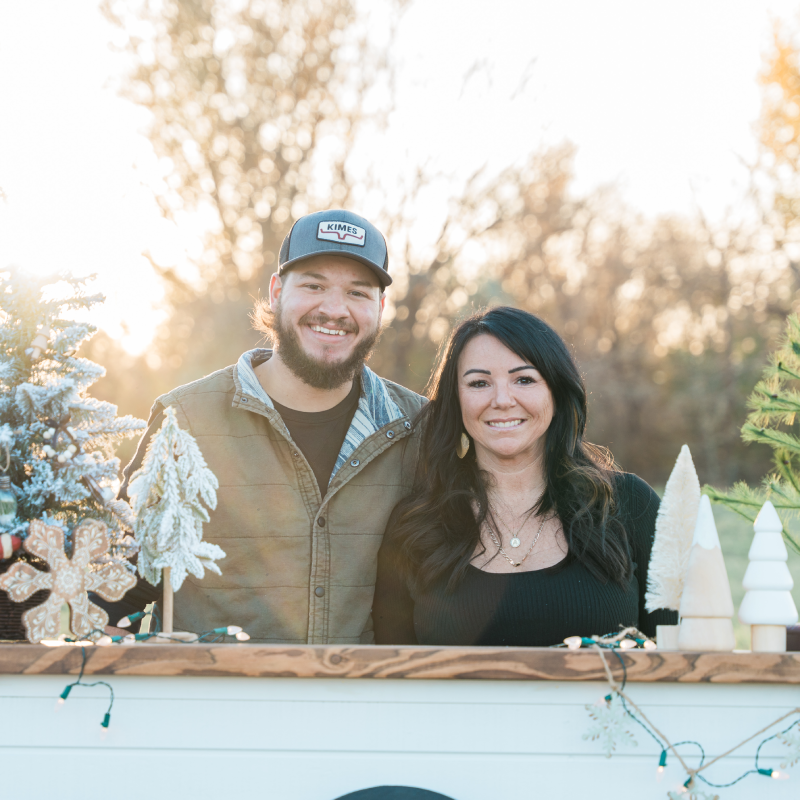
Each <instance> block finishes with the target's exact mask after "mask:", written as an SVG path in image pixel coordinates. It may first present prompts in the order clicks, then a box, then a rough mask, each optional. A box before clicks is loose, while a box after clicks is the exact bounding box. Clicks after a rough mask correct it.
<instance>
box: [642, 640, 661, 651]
mask: <svg viewBox="0 0 800 800" xmlns="http://www.w3.org/2000/svg"><path fill="white" fill-rule="evenodd" d="M644 649H645V650H658V645H657V644H656V643H655V642H654V641H652V640H650V639H645V641H644Z"/></svg>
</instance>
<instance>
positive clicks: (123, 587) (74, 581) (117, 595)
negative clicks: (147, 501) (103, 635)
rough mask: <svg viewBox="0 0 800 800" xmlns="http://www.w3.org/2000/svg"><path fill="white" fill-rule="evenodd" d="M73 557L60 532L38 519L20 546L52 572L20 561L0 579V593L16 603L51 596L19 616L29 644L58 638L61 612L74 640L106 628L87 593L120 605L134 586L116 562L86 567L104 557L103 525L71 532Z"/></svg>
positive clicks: (90, 522)
mask: <svg viewBox="0 0 800 800" xmlns="http://www.w3.org/2000/svg"><path fill="white" fill-rule="evenodd" d="M73 542H74V546H73V554H72V558H68V557H67V555H66V553H65V552H64V530H63V528H61V527H60V526H58V525H47V524H45V523H44V522H42V521H41V520H33V521H32V522H31V523H30V527H29V530H28V537H27V539H25V543H24V547H25V549H26V550H27V551H28V552H29V553H31V554H32V555H35V556H38V557H39V558H41V559H42V560H43V561H44V562H45V563H46V564H47V565H48V567H49V568H50V571H49V572H42V571H41V570H38V569H35V568H34V567H32V566H31V565H30V564H25V563H22V562H18V563H16V564H14V565H12V567H11V569H9V570H8V572H6V573H5V575H2V576H0V589H5V590H6V592H8V596H9V597H10V598H11V599H12V600H13V601H14V602H15V603H21V602H23V601H24V600H27V599H28V598H29V597H30V596H31V595H33V594H34V593H35V592H38V591H39V590H40V589H49V590H50V595H49V596H48V598H47V599H46V600H45V601H44V602H43V603H42V604H41V605H38V606H36V607H34V608H31V609H29V610H28V611H26V612H25V613H24V614H23V615H22V622H23V624H24V625H25V632H26V634H27V637H28V640H29V641H31V642H34V643H36V642H40V641H41V640H42V639H51V638H54V637H56V636H58V633H59V628H60V626H61V607H62V605H63V604H64V603H67V604H68V605H69V608H70V630H71V631H72V633H73V634H74V635H75V636H88V635H89V634H90V633H92V631H96V630H101V631H102V630H103V628H105V626H106V625H108V614H106V612H105V611H103V609H102V608H100V607H99V606H97V605H95V604H94V603H92V602H91V601H90V600H89V596H88V594H87V592H96V593H97V594H98V595H100V597H102V598H103V599H104V600H109V601H112V602H113V601H116V600H121V599H122V597H123V595H124V594H125V592H127V591H128V590H129V589H132V588H133V586H134V585H135V584H136V577H135V576H134V575H132V574H131V573H130V572H129V571H128V570H127V569H126V568H125V567H124V566H122V565H121V564H120V563H118V562H114V563H109V564H104V565H103V566H101V567H100V568H99V569H91V570H90V569H89V565H90V563H92V562H94V561H96V560H97V559H100V558H102V556H104V555H105V554H107V553H108V548H109V539H108V530H107V529H106V526H105V524H103V523H102V522H98V521H97V520H84V521H83V522H81V523H80V524H79V525H78V526H77V527H76V528H75V529H74V531H73Z"/></svg>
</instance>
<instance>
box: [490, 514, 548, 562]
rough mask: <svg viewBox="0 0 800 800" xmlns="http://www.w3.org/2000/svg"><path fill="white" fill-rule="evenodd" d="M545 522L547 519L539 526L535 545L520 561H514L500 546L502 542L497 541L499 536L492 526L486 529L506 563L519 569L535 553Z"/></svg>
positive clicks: (534, 541) (544, 518)
mask: <svg viewBox="0 0 800 800" xmlns="http://www.w3.org/2000/svg"><path fill="white" fill-rule="evenodd" d="M545 522H547V517H542V522H541V524H540V525H539V530H538V531H536V536H535V538H534V540H533V544H531V546H530V547H529V548H528V552H527V553H525V555H524V556H522V558H521V559H520V560H519V561H514V559H513V558H511V557H510V556H509V555H508V553H506V551H505V550H503V546H502V545H501V544H500V542H499V541H498V540H497V536H495V533H494V529H493V528H492V526H491V525H487V526H486V527H487V528H488V529H489V536H491V537H492V542H493V543H494V545H495V547H496V548H497V550H498V552H499V553H500V555H502V556H503V558H504V559H505V560H506V561H508V563H509V564H511V566H512V567H519V566H521V565H522V562H523V561H524V560H525V559H526V558H527V557H528V556H529V555H530V554H531V552H532V551H533V548H534V547H536V542H538V541H539V537H540V536H541V534H542V528H544V523H545ZM523 524H524V523H523ZM520 530H522V528H520ZM517 541H518V542H519V539H517ZM514 546H515V547H518V546H519V545H514Z"/></svg>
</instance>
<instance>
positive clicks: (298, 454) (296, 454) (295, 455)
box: [292, 453, 300, 458]
mask: <svg viewBox="0 0 800 800" xmlns="http://www.w3.org/2000/svg"><path fill="white" fill-rule="evenodd" d="M292 455H293V456H294V457H295V458H300V453H292Z"/></svg>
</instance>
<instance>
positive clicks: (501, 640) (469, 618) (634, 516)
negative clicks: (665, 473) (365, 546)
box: [372, 473, 678, 647]
mask: <svg viewBox="0 0 800 800" xmlns="http://www.w3.org/2000/svg"><path fill="white" fill-rule="evenodd" d="M617 502H618V503H619V505H620V514H621V520H622V524H623V526H624V527H625V531H626V533H627V535H628V540H629V545H630V549H631V557H632V561H633V565H634V573H633V576H632V578H631V580H630V582H629V584H628V585H627V586H626V587H624V588H623V587H622V586H620V585H619V584H618V583H615V582H612V581H607V582H605V583H603V582H602V581H600V580H599V579H598V578H596V577H594V576H593V575H592V574H591V573H590V572H589V570H588V569H587V568H586V567H585V566H584V565H583V564H581V563H580V561H579V560H578V559H577V558H575V557H573V555H572V554H571V553H568V554H567V556H566V558H564V559H563V560H562V561H560V562H559V563H557V564H555V565H553V566H552V567H547V568H545V569H540V570H534V571H531V572H514V573H490V572H484V571H482V570H480V569H478V568H476V567H473V566H470V567H469V568H468V570H467V574H466V577H465V578H464V580H463V581H462V582H461V583H460V584H459V585H458V586H457V587H456V589H455V590H454V591H452V592H448V591H447V589H446V583H447V580H446V578H443V579H441V580H439V581H436V582H435V583H434V584H432V585H430V586H427V587H425V588H424V589H420V590H411V589H410V588H409V586H408V585H407V583H406V581H405V580H404V579H403V578H402V577H401V576H400V575H399V574H398V572H397V569H396V567H395V564H396V563H397V561H396V552H395V550H394V546H393V545H392V544H391V540H390V539H389V538H387V539H386V540H385V541H384V544H383V546H382V547H381V550H380V552H379V554H378V578H377V585H376V587H375V600H374V603H373V608H372V615H373V622H374V625H375V641H376V642H377V643H378V644H430V645H491V646H503V645H505V646H510V647H548V646H550V645H554V644H558V643H560V642H562V641H563V640H564V639H565V638H566V637H568V636H591V635H593V634H600V635H602V634H606V633H615V632H617V631H618V630H619V628H620V626H624V627H628V626H635V627H637V628H638V629H639V630H641V631H642V632H643V633H645V634H647V635H648V636H654V635H655V628H656V625H674V624H676V623H677V621H678V619H677V616H678V615H677V612H675V611H667V610H659V611H655V612H653V613H648V612H647V611H646V610H645V602H644V596H645V591H646V589H647V569H648V565H649V563H650V551H651V548H652V545H653V536H654V533H655V520H656V514H657V513H658V506H659V502H660V501H659V498H658V495H657V494H656V493H655V492H654V491H653V490H652V489H651V488H650V486H648V485H647V484H646V483H645V482H644V481H643V480H641V478H638V477H637V476H636V475H631V474H627V473H623V474H620V475H619V477H618V479H617ZM390 524H391V521H390Z"/></svg>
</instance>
